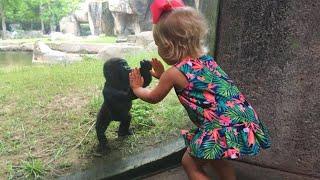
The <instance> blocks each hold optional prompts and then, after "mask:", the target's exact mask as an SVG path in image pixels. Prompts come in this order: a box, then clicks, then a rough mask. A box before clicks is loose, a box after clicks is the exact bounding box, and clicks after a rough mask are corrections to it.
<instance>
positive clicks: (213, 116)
mask: <svg viewBox="0 0 320 180" xmlns="http://www.w3.org/2000/svg"><path fill="white" fill-rule="evenodd" d="M203 116H204V119H205V120H208V121H213V120H214V119H216V118H217V115H216V114H215V113H214V112H213V111H212V110H211V109H204V110H203Z"/></svg>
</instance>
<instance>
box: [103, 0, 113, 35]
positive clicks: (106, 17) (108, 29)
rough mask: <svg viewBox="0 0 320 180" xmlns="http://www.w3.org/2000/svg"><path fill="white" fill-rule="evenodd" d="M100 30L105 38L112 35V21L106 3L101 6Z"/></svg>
mask: <svg viewBox="0 0 320 180" xmlns="http://www.w3.org/2000/svg"><path fill="white" fill-rule="evenodd" d="M101 30H102V32H103V33H104V34H105V35H107V36H111V35H114V19H113V16H112V13H111V11H110V9H109V2H108V1H106V2H103V6H102V20H101Z"/></svg>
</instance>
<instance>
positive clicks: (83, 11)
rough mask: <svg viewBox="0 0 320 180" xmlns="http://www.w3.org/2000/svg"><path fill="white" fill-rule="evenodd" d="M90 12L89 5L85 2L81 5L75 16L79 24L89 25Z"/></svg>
mask: <svg viewBox="0 0 320 180" xmlns="http://www.w3.org/2000/svg"><path fill="white" fill-rule="evenodd" d="M88 11H89V10H88V3H87V2H83V3H80V4H79V7H78V9H76V10H75V12H74V13H73V14H74V16H75V18H76V19H77V21H78V22H79V23H88V22H89V19H88Z"/></svg>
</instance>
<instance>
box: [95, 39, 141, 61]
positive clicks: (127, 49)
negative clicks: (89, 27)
mask: <svg viewBox="0 0 320 180" xmlns="http://www.w3.org/2000/svg"><path fill="white" fill-rule="evenodd" d="M143 50H144V47H142V46H137V45H134V44H130V43H117V44H109V45H108V46H106V47H104V49H102V50H100V51H99V53H98V58H99V59H103V60H105V59H110V58H112V57H120V58H125V56H126V55H128V54H131V55H132V54H134V53H140V52H142V51H143Z"/></svg>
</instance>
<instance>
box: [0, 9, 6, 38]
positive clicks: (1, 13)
mask: <svg viewBox="0 0 320 180" xmlns="http://www.w3.org/2000/svg"><path fill="white" fill-rule="evenodd" d="M0 16H1V22H2V39H5V38H6V32H7V27H6V16H5V11H4V7H3V5H2V4H0Z"/></svg>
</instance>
